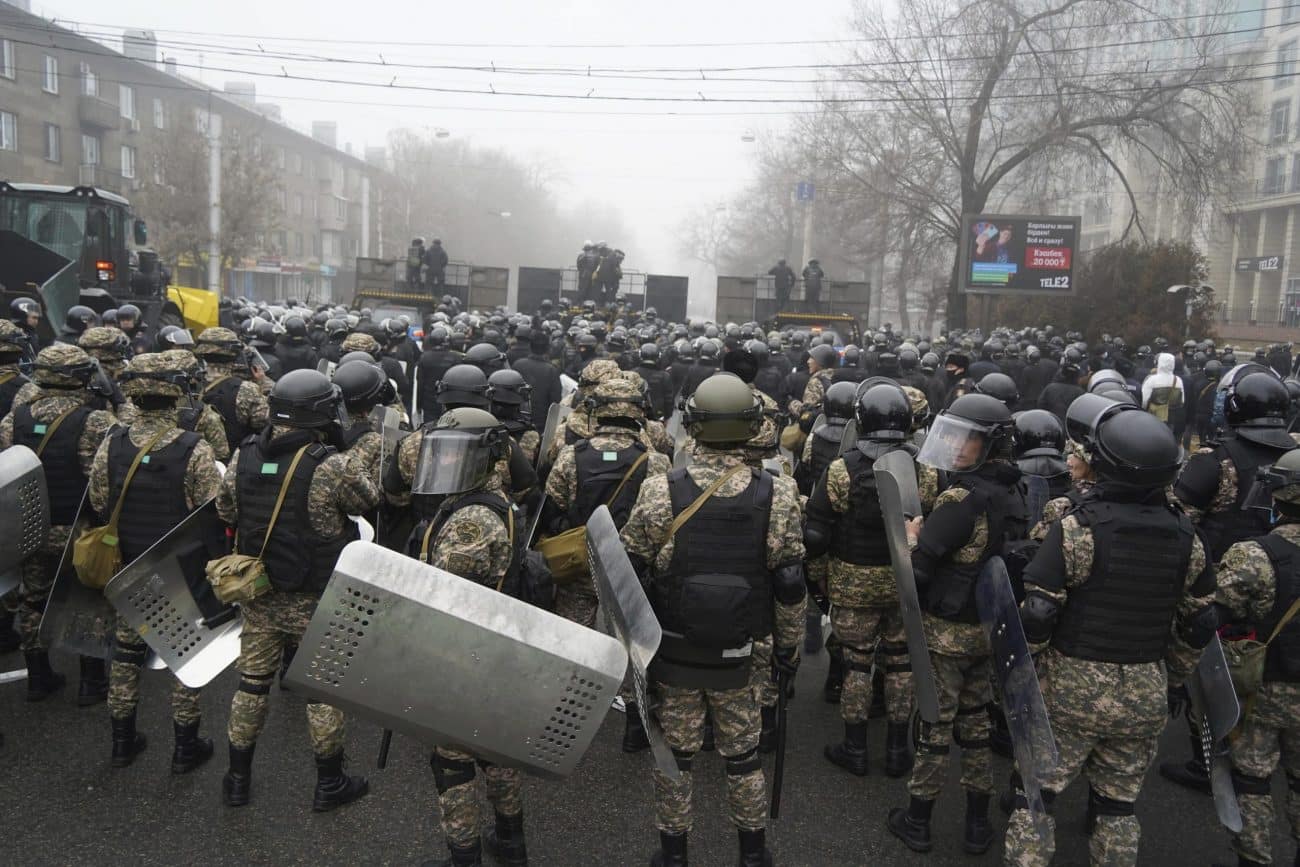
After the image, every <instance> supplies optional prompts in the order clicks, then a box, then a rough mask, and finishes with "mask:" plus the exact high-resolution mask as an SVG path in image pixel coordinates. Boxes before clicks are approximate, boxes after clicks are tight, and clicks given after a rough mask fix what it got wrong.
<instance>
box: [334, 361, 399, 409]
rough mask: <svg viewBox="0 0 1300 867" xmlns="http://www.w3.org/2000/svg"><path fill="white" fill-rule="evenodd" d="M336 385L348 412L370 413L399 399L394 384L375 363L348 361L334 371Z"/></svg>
mask: <svg viewBox="0 0 1300 867" xmlns="http://www.w3.org/2000/svg"><path fill="white" fill-rule="evenodd" d="M334 384H335V385H337V386H338V387H339V391H340V393H341V394H342V397H343V405H344V406H345V407H347V410H348V412H353V413H357V412H368V411H370V410H371V409H373V408H374V407H376V406H379V405H381V404H384V405H387V404H389V403H391V402H392V401H393V400H394V399H396V397H397V390H396V389H395V388H393V383H392V381H391V380H389V378H388V377H387V376H385V375H384V370H383V368H381V367H380V366H379V365H378V364H375V363H374V362H373V361H359V360H358V361H346V362H343V363H341V364H339V366H338V367H336V368H335V369H334Z"/></svg>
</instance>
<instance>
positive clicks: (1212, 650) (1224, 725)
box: [1187, 635, 1242, 833]
mask: <svg viewBox="0 0 1300 867" xmlns="http://www.w3.org/2000/svg"><path fill="white" fill-rule="evenodd" d="M1187 693H1188V695H1189V696H1190V697H1191V700H1192V711H1193V719H1194V720H1195V721H1196V724H1197V726H1198V728H1199V729H1200V736H1201V746H1202V748H1203V754H1204V756H1205V765H1206V767H1205V769H1206V771H1208V772H1209V775H1210V792H1211V794H1212V795H1213V796H1214V811H1215V813H1217V814H1218V817H1219V822H1220V823H1221V824H1222V825H1223V826H1224V827H1225V828H1227V829H1228V830H1229V831H1232V832H1233V833H1239V832H1240V831H1241V827H1242V825H1241V807H1240V806H1239V805H1238V803H1237V792H1236V790H1235V789H1234V788H1233V785H1232V761H1231V758H1230V757H1229V755H1228V742H1227V737H1228V734H1229V733H1230V732H1231V731H1232V730H1233V729H1234V728H1235V727H1236V725H1237V720H1238V718H1239V717H1240V716H1241V704H1240V702H1239V701H1238V699H1237V691H1236V689H1234V688H1233V685H1232V676H1231V675H1230V674H1229V672H1228V660H1227V659H1226V658H1225V657H1224V655H1223V644H1222V643H1221V642H1220V641H1219V636H1217V635H1216V636H1214V637H1213V638H1212V639H1211V640H1210V643H1209V644H1207V645H1205V649H1204V650H1203V651H1201V658H1200V660H1198V661H1197V664H1196V668H1195V669H1194V670H1193V671H1192V675H1191V677H1189V678H1187Z"/></svg>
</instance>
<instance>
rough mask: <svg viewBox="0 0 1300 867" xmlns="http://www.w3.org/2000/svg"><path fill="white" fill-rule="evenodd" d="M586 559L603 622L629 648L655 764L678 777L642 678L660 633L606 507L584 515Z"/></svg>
mask: <svg viewBox="0 0 1300 867" xmlns="http://www.w3.org/2000/svg"><path fill="white" fill-rule="evenodd" d="M587 560H588V562H589V563H590V564H591V574H592V577H593V578H595V581H596V595H597V596H599V597H600V608H601V610H602V611H604V612H605V621H606V623H607V624H608V625H609V627H610V630H611V631H612V632H613V633H614V635H615V636H617V637H618V640H619V641H620V642H622V644H623V647H624V648H625V649H626V650H627V658H628V662H629V664H630V665H629V667H630V668H631V669H632V686H633V688H634V689H635V690H636V701H637V711H638V712H639V713H640V714H641V723H642V724H643V725H644V726H645V731H646V736H647V737H648V738H649V740H650V752H651V753H652V754H653V755H654V760H655V766H656V767H657V768H659V770H660V771H662V772H663V773H664V774H666V775H668V776H669V777H670V778H671V779H674V780H675V779H677V778H678V776H680V772H679V771H678V770H677V760H676V759H675V758H673V751H672V750H671V749H670V748H669V746H668V742H667V741H666V740H664V730H663V727H662V726H660V725H659V720H658V718H657V717H656V716H655V715H654V712H653V711H654V703H653V701H652V697H651V696H650V693H649V684H648V682H647V679H646V671H647V670H648V669H649V668H650V662H651V660H653V659H654V657H655V654H656V653H658V652H659V644H660V642H661V641H663V637H664V632H663V629H662V628H660V626H659V618H657V617H655V613H654V610H653V609H652V608H651V607H650V600H649V598H647V597H646V595H645V589H644V588H643V587H642V586H641V581H640V579H638V578H637V577H636V571H635V570H634V569H633V568H632V562H631V561H630V560H628V558H627V551H626V550H625V549H624V548H623V542H622V540H620V539H619V537H618V528H617V527H615V526H614V519H613V518H612V517H610V514H609V509H608V508H606V507H605V506H601V507H600V508H598V509H596V511H595V512H593V513H592V515H591V518H589V519H588V520H587Z"/></svg>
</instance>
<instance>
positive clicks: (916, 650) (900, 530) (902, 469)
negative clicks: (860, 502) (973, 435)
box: [872, 449, 939, 723]
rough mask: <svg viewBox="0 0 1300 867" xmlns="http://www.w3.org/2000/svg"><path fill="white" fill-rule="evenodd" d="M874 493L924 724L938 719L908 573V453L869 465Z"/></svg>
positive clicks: (911, 493) (912, 470)
mask: <svg viewBox="0 0 1300 867" xmlns="http://www.w3.org/2000/svg"><path fill="white" fill-rule="evenodd" d="M872 469H873V471H874V473H875V477H876V493H877V495H878V496H879V497H880V512H881V514H882V515H883V517H884V521H885V537H886V538H887V539H888V540H889V559H890V562H891V563H893V566H894V581H895V583H897V585H898V602H899V610H900V611H901V612H902V615H903V631H904V633H905V634H906V635H907V656H908V658H909V659H910V660H911V662H912V683H913V687H914V689H915V692H916V709H917V712H918V713H920V715H921V719H923V720H925V721H926V722H928V723H936V722H938V721H939V692H938V690H937V689H936V688H935V685H934V673H933V671H932V670H931V668H930V650H929V647H928V646H927V645H926V641H925V626H924V623H923V621H922V619H921V602H920V599H919V597H918V596H917V592H916V576H915V575H914V573H913V572H912V552H911V550H910V549H909V548H908V544H907V527H906V526H905V521H906V519H907V517H908V516H909V515H910V516H915V515H919V514H921V494H920V492H919V491H918V490H917V485H916V464H915V463H914V462H913V461H912V456H911V455H910V454H908V453H907V452H905V451H903V450H902V449H899V450H898V451H893V452H889V453H887V454H884V455H881V456H880V457H879V458H877V459H876V461H875V463H874V464H872Z"/></svg>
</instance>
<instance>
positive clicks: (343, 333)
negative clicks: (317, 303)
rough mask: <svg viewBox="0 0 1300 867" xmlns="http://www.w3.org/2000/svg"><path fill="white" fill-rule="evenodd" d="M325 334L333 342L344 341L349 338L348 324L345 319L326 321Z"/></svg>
mask: <svg viewBox="0 0 1300 867" xmlns="http://www.w3.org/2000/svg"><path fill="white" fill-rule="evenodd" d="M325 334H326V336H327V337H329V338H330V339H331V340H342V339H343V338H344V337H347V336H348V323H347V321H346V320H344V319H337V318H333V319H327V320H325Z"/></svg>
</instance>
